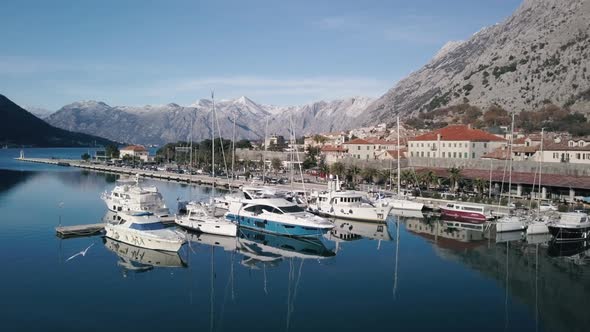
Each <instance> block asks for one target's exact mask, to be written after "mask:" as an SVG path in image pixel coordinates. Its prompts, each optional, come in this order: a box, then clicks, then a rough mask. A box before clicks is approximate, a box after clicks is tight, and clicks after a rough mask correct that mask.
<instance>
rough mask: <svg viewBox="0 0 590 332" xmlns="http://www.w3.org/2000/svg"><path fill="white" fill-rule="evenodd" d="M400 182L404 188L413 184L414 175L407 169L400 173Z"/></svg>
mask: <svg viewBox="0 0 590 332" xmlns="http://www.w3.org/2000/svg"><path fill="white" fill-rule="evenodd" d="M400 181H401V182H403V183H404V185H406V186H408V185H409V184H414V182H415V181H414V174H413V173H412V171H411V170H409V169H407V170H405V171H402V173H401V175H400Z"/></svg>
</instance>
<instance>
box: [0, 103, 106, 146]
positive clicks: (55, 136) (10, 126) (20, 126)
mask: <svg viewBox="0 0 590 332" xmlns="http://www.w3.org/2000/svg"><path fill="white" fill-rule="evenodd" d="M0 116H1V117H2V121H0V145H17V146H18V145H32V146H38V147H56V146H59V147H70V146H71V147H74V146H92V145H94V144H95V143H96V144H101V145H105V144H110V143H113V142H111V141H109V140H106V139H104V138H100V137H96V136H91V135H86V134H81V133H76V132H71V131H67V130H63V129H60V128H55V127H53V126H51V125H49V124H47V123H46V122H44V121H43V120H41V119H39V118H37V117H36V116H34V115H33V114H31V113H29V112H28V111H26V110H25V109H23V108H21V107H20V106H18V105H17V104H15V103H13V102H12V101H11V100H10V99H8V98H6V97H5V96H3V95H1V94H0Z"/></svg>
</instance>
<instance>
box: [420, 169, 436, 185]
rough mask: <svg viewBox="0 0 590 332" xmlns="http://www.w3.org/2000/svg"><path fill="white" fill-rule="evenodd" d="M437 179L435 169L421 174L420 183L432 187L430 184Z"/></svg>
mask: <svg viewBox="0 0 590 332" xmlns="http://www.w3.org/2000/svg"><path fill="white" fill-rule="evenodd" d="M436 180H437V177H436V175H435V174H434V172H433V171H428V172H424V173H422V174H420V177H419V181H420V184H421V185H423V186H424V187H425V188H426V189H428V188H430V186H431V185H432V184H433V183H435V182H436Z"/></svg>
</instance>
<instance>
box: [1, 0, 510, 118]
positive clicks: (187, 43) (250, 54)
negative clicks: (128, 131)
mask: <svg viewBox="0 0 590 332" xmlns="http://www.w3.org/2000/svg"><path fill="white" fill-rule="evenodd" d="M520 2H521V0H477V1H474V0H446V1H441V0H412V1H407V0H389V1H371V0H363V1H347V0H337V1H320V0H315V1H306V0H300V1H279V0H275V1H256V0H252V1H224V0H216V1H195V0H193V1H174V0H170V1H149V0H141V1H140V0H138V1H133V0H101V1H82V0H75V1H62V0H52V1H43V0H38V1H29V0H3V1H1V2H0V94H4V95H6V96H7V97H8V98H10V99H12V100H13V101H15V102H16V103H18V104H20V105H23V106H34V107H41V108H46V109H49V110H57V109H59V108H60V107H62V106H63V105H66V104H69V103H71V102H74V101H80V100H99V101H104V102H106V103H107V104H109V105H112V106H114V105H133V106H141V105H147V104H151V105H158V104H167V103H172V102H174V103H177V104H180V105H189V104H191V103H193V102H195V101H196V100H199V99H203V98H210V95H211V90H215V98H216V99H233V98H238V97H240V96H242V95H245V96H248V97H249V98H251V99H252V100H254V101H256V102H258V103H262V104H275V105H299V104H305V103H309V102H313V101H317V100H331V99H338V98H345V97H352V96H369V97H379V96H380V95H382V94H383V93H385V92H386V91H387V90H388V89H390V88H391V87H393V86H394V84H395V82H396V81H398V80H400V79H402V78H403V77H405V76H407V75H408V74H409V73H411V72H412V71H415V70H417V69H419V68H420V67H421V66H422V65H424V64H426V63H427V62H428V60H429V59H430V58H432V56H433V55H434V54H435V53H436V52H437V51H438V49H440V48H441V47H442V46H443V45H444V44H445V43H446V42H448V41H451V40H465V39H468V38H469V37H470V36H471V35H473V34H474V33H475V32H477V31H478V30H480V29H481V28H482V27H485V26H489V25H492V24H495V23H498V22H502V21H503V20H505V19H506V18H507V17H508V16H510V14H511V13H512V12H513V11H514V10H515V9H516V8H517V7H518V6H519V5H520Z"/></svg>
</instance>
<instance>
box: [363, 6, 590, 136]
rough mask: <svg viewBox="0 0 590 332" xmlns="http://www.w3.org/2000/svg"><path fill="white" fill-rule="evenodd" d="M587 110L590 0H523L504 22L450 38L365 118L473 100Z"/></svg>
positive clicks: (479, 103)
mask: <svg viewBox="0 0 590 332" xmlns="http://www.w3.org/2000/svg"><path fill="white" fill-rule="evenodd" d="M549 101H550V102H552V103H554V104H556V105H559V106H564V107H569V108H571V109H574V110H579V111H583V112H588V111H590V0H525V1H523V3H522V4H521V6H520V7H519V8H518V9H517V10H516V11H515V12H514V13H513V14H512V16H510V17H509V18H508V19H506V20H505V21H504V22H502V23H499V24H496V25H493V26H490V27H487V28H484V29H482V30H480V31H479V32H477V33H476V34H474V35H473V36H472V37H471V38H470V39H468V40H466V41H455V42H450V43H447V44H446V45H445V46H444V47H443V48H442V49H441V50H440V51H439V52H438V54H436V55H435V56H434V57H433V58H432V60H431V61H430V62H429V63H428V64H426V65H425V66H424V67H422V68H420V69H419V70H418V71H416V72H414V73H412V74H410V75H409V76H408V77H406V78H405V79H403V80H401V81H400V82H399V83H398V84H396V85H395V86H394V87H393V88H392V89H391V90H389V91H388V92H387V93H386V94H385V95H383V96H382V97H380V98H378V99H377V100H375V101H374V102H373V103H371V105H370V106H369V107H368V108H367V109H366V110H365V113H364V114H363V116H362V119H363V123H364V124H375V123H380V122H390V121H393V119H394V118H395V116H396V115H398V114H403V115H410V114H411V115H416V113H418V112H428V111H431V110H434V109H437V108H441V107H444V106H447V105H456V104H460V103H464V102H468V103H470V104H471V105H476V106H479V107H483V108H486V107H488V106H490V105H492V104H497V105H499V106H501V107H503V108H505V109H507V110H509V111H517V112H518V111H521V110H534V109H536V108H538V107H539V106H541V105H543V104H544V103H547V102H549Z"/></svg>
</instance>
